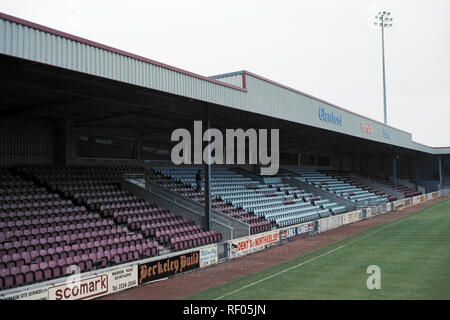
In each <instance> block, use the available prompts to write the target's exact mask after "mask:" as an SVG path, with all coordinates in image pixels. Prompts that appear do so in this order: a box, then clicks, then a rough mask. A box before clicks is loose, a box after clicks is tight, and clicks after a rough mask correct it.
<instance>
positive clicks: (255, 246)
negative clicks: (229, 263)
mask: <svg viewBox="0 0 450 320" xmlns="http://www.w3.org/2000/svg"><path fill="white" fill-rule="evenodd" d="M279 240H280V237H279V231H271V232H267V233H263V234H258V235H254V236H252V237H247V238H244V239H242V238H241V239H236V240H231V241H230V242H229V243H230V258H231V259H232V258H236V257H240V256H244V255H247V254H250V253H253V252H256V251H260V250H263V249H265V248H267V247H271V246H274V245H277V244H278V243H279Z"/></svg>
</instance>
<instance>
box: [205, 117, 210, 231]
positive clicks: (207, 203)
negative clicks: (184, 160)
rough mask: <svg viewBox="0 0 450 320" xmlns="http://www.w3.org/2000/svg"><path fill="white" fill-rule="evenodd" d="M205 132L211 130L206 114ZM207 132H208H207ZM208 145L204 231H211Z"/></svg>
mask: <svg viewBox="0 0 450 320" xmlns="http://www.w3.org/2000/svg"><path fill="white" fill-rule="evenodd" d="M207 126H208V128H207V130H209V129H210V128H211V123H210V119H209V113H208V114H207ZM208 132H209V131H208ZM208 141H211V136H208ZM209 145H210V143H208V161H207V163H205V175H204V186H205V230H206V231H210V230H211V211H212V209H211V161H210V155H211V152H210V151H211V150H210V147H209Z"/></svg>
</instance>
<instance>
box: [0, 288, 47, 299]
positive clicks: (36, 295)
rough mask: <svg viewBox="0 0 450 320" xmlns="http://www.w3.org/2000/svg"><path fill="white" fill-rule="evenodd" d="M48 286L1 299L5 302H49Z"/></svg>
mask: <svg viewBox="0 0 450 320" xmlns="http://www.w3.org/2000/svg"><path fill="white" fill-rule="evenodd" d="M47 291H48V286H42V287H39V288H36V289H31V290H23V291H20V292H16V293H13V294H9V295H7V296H4V297H1V299H5V300H47V299H48V294H47Z"/></svg>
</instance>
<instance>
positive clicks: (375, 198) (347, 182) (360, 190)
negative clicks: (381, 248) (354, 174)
mask: <svg viewBox="0 0 450 320" xmlns="http://www.w3.org/2000/svg"><path fill="white" fill-rule="evenodd" d="M291 171H292V172H294V173H295V174H297V175H298V176H300V177H301V179H302V180H303V181H305V182H307V183H309V184H311V185H312V186H314V187H316V188H320V189H322V190H325V191H327V192H331V193H333V194H335V195H337V196H339V197H341V198H343V199H346V200H350V201H352V202H353V203H355V205H356V206H358V207H364V206H369V205H375V204H380V203H387V202H388V198H387V197H386V196H385V195H382V194H380V193H379V194H376V193H377V191H376V190H372V189H371V188H369V187H367V186H363V185H361V184H358V183H356V182H354V181H352V180H351V179H350V178H349V177H347V176H340V175H336V176H333V175H332V174H333V173H330V175H328V174H325V173H321V172H318V171H315V170H301V169H294V170H291ZM341 211H342V212H345V211H344V209H343V208H342V209H335V212H333V213H335V214H338V213H342V212H341Z"/></svg>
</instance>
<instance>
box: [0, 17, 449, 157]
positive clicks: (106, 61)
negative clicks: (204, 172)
mask: <svg viewBox="0 0 450 320" xmlns="http://www.w3.org/2000/svg"><path fill="white" fill-rule="evenodd" d="M0 53H2V54H5V55H10V56H14V57H19V58H23V59H27V60H32V61H36V62H40V63H43V64H48V65H52V66H57V67H60V68H64V69H69V70H74V71H78V72H82V73H87V74H90V75H95V76H98V77H103V78H108V79H113V80H116V81H122V82H126V83H130V84H133V85H137V86H142V87H146V88H150V89H154V90H159V91H163V92H168V93H171V94H175V95H180V96H185V97H189V98H192V99H196V100H201V101H205V102H211V103H215V104H218V105H223V106H228V107H232V108H237V109H240V110H246V111H251V112H254V113H259V114H264V115H267V116H271V117H274V118H279V119H286V120H289V121H296V122H298V123H303V124H307V125H312V126H315V127H318V128H323V129H326V130H333V131H336V132H341V133H346V134H349V135H353V136H357V137H361V138H366V139H370V140H375V141H378V142H382V143H388V144H393V145H397V146H401V147H405V148H409V149H414V150H418V151H422V152H428V153H441V152H442V150H446V149H442V148H441V149H434V148H431V147H426V146H423V145H420V144H417V143H415V142H413V141H412V137H411V134H410V133H407V132H405V131H402V130H399V129H395V128H392V127H390V126H386V125H384V124H382V123H380V122H378V121H376V120H372V119H369V118H367V117H363V116H361V115H358V114H356V113H354V112H351V111H348V110H345V109H344V108H341V107H339V106H336V105H334V104H331V103H329V102H326V101H324V100H321V99H319V98H316V97H313V96H311V95H308V94H306V93H303V92H301V91H299V90H296V89H292V88H290V87H287V86H285V85H282V84H279V83H277V82H274V81H272V80H269V79H266V78H264V77H261V76H259V75H256V74H253V73H251V72H248V71H239V72H234V73H228V74H223V75H218V76H213V77H205V76H201V75H198V74H195V73H192V72H189V71H186V70H183V69H179V68H176V67H173V66H170V65H167V64H164V63H160V62H157V61H154V60H151V59H148V58H144V57H141V56H138V55H135V54H132V53H129V52H125V51H122V50H118V49H115V48H112V47H109V46H106V45H103V44H100V43H97V42H93V41H90V40H87V39H83V38H80V37H77V36H74V35H70V34H67V33H64V32H60V31H58V30H54V29H51V28H48V27H45V26H42V25H39V24H35V23H32V22H29V21H25V20H23V19H20V18H16V17H12V16H9V15H6V14H3V13H0ZM320 107H326V108H329V109H330V110H332V112H335V113H342V114H343V115H345V118H347V120H346V122H345V127H340V128H335V127H333V126H329V124H328V123H326V122H324V121H320V120H319V119H318V109H319V108H320ZM363 121H366V122H367V123H369V124H370V125H373V126H374V127H375V128H376V129H377V134H376V135H375V136H367V135H365V134H364V132H361V129H360V123H361V122H363ZM383 130H389V131H390V132H392V138H391V139H389V140H386V139H385V138H383V136H381V133H380V132H381V131H383Z"/></svg>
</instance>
